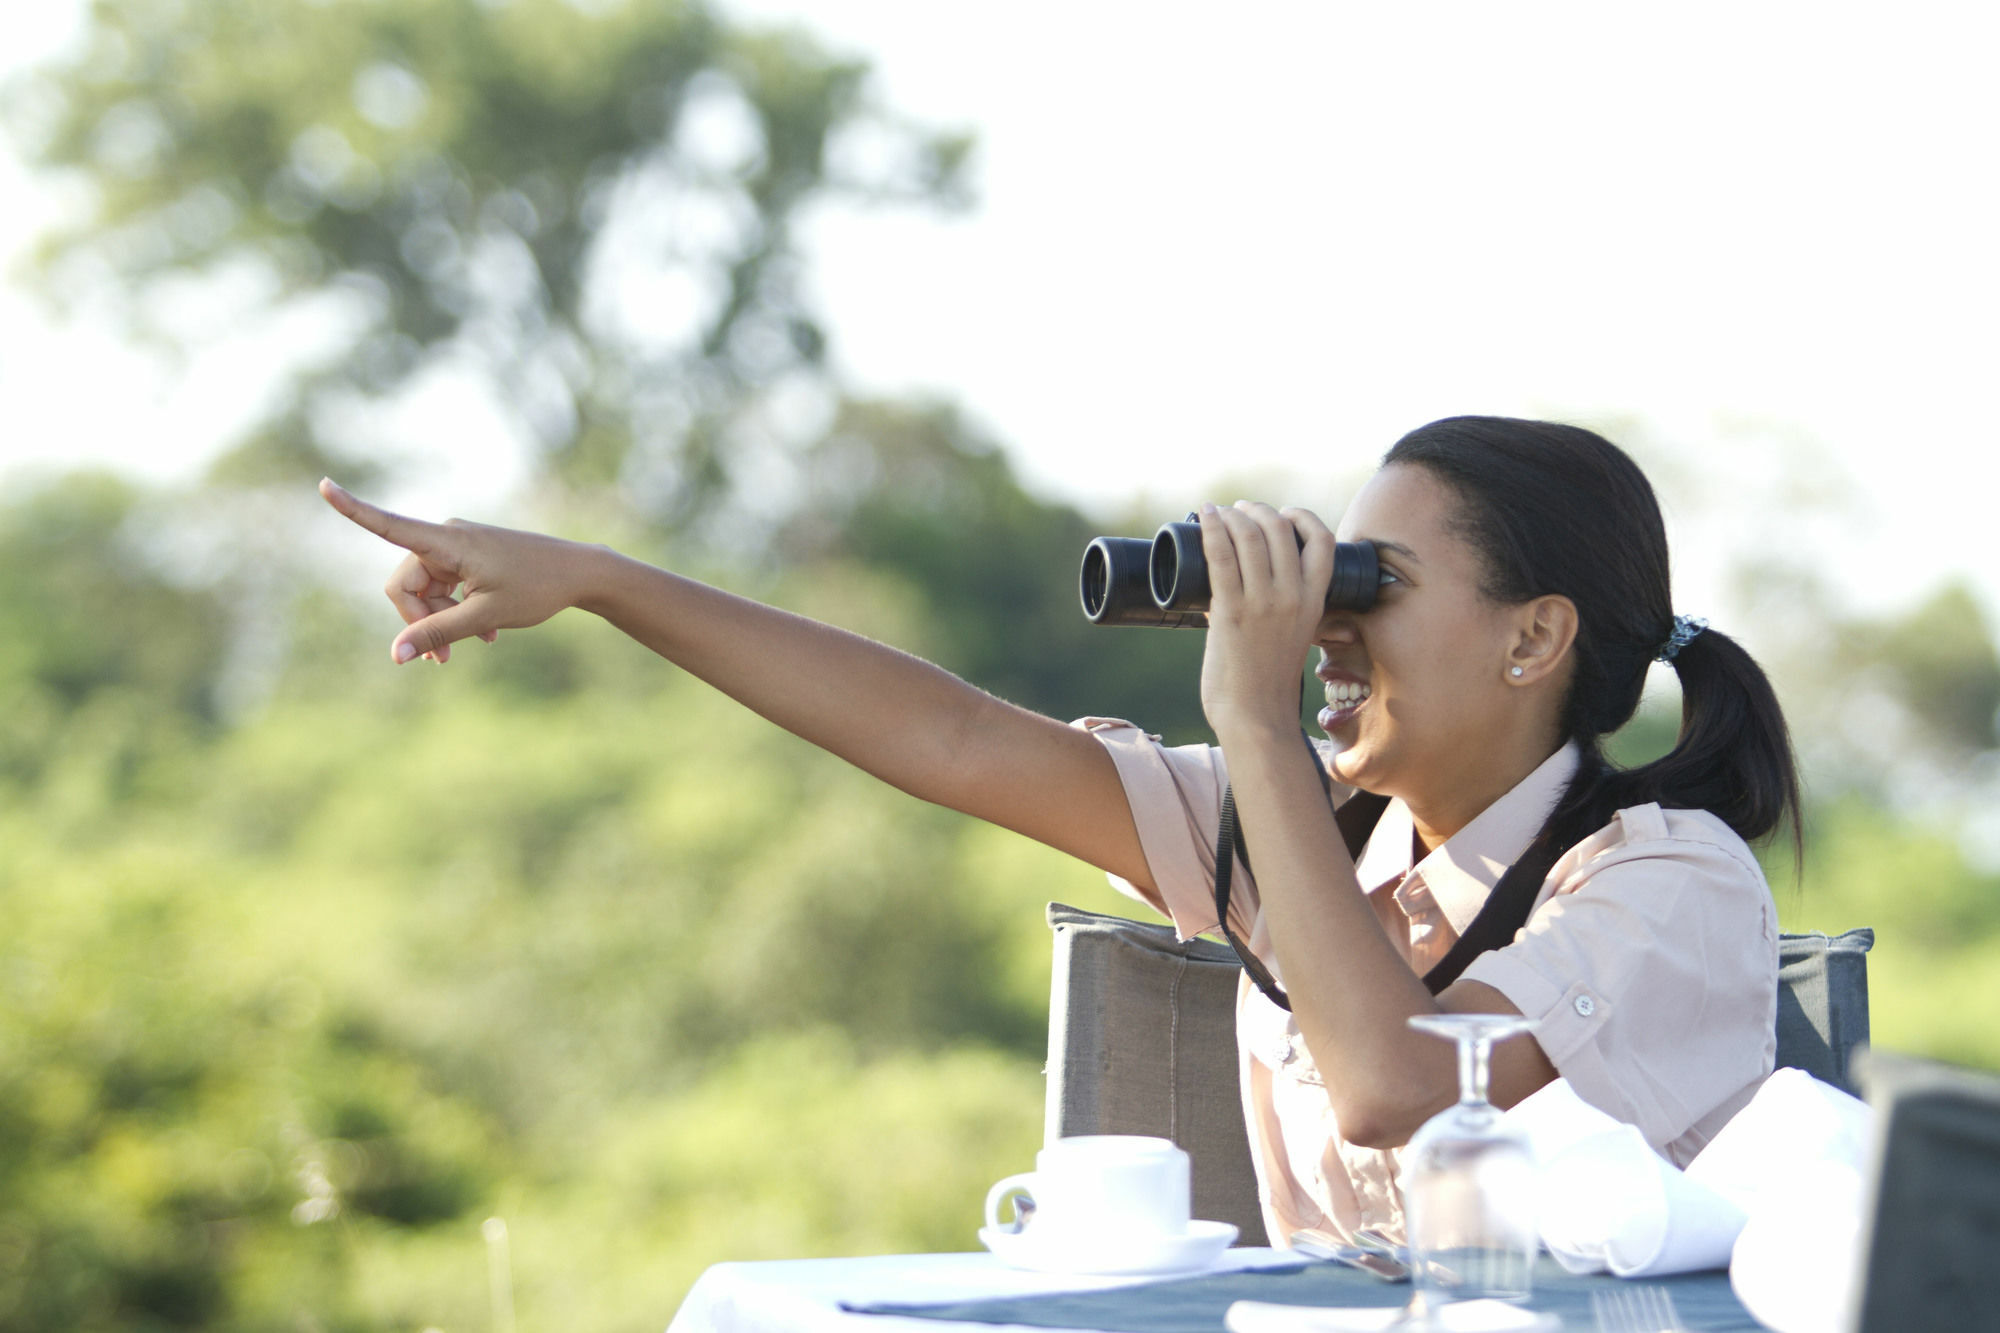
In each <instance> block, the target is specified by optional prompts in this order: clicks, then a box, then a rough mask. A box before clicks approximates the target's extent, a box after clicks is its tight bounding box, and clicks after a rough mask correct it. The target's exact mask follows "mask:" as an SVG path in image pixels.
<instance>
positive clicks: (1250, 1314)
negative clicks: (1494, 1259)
mask: <svg viewBox="0 0 2000 1333" xmlns="http://www.w3.org/2000/svg"><path fill="white" fill-rule="evenodd" d="M1402 1317H1403V1312H1402V1311H1401V1310H1400V1309H1395V1308H1386V1309H1385V1308H1383V1307H1380V1306H1376V1307H1374V1308H1370V1309H1361V1308H1356V1307H1352V1306H1350V1307H1346V1308H1340V1307H1329V1306H1320V1305H1273V1304H1270V1303H1268V1302H1265V1301H1238V1302H1236V1303H1235V1304H1234V1305H1232V1306H1230V1307H1229V1310H1228V1312H1227V1313H1226V1314H1224V1315H1223V1317H1222V1322H1223V1324H1224V1326H1225V1327H1227V1328H1228V1329H1229V1330H1230V1333H1375V1330H1377V1329H1387V1328H1389V1327H1390V1326H1392V1325H1394V1324H1395V1323H1396V1321H1398V1320H1399V1319H1401V1318H1402ZM1562 1326H1563V1325H1562V1320H1561V1319H1559V1318H1557V1317H1556V1316H1555V1315H1552V1314H1538V1313H1536V1312H1535V1311H1533V1310H1524V1309H1522V1308H1521V1307H1520V1306H1518V1305H1509V1304H1508V1303H1507V1302H1505V1301H1454V1302H1453V1303H1451V1304H1450V1305H1446V1306H1444V1307H1442V1308H1440V1309H1439V1310H1438V1311H1437V1313H1435V1314H1433V1315H1431V1316H1430V1317H1429V1318H1428V1319H1426V1320H1425V1321H1424V1327H1425V1328H1433V1329H1439V1330H1442V1331H1444V1333H1559V1330H1560V1329H1561V1328H1562Z"/></svg>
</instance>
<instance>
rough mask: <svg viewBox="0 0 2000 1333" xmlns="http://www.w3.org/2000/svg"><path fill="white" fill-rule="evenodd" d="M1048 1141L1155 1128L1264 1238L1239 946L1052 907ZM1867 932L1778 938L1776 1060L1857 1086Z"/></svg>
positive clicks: (1226, 1214) (1216, 1217)
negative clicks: (1241, 1048) (1241, 1068)
mask: <svg viewBox="0 0 2000 1333" xmlns="http://www.w3.org/2000/svg"><path fill="white" fill-rule="evenodd" d="M1049 927H1050V929H1051V930H1053V931H1054V932H1055V974H1054V978H1053V984H1052V986H1051V994H1050V997H1049V1062H1048V1080H1049V1082H1048V1103H1047V1116H1046V1121H1045V1133H1046V1136H1047V1137H1048V1138H1049V1139H1056V1138H1067V1137H1069V1136H1070V1135H1073V1134H1152V1135H1157V1136H1159V1137H1162V1138H1169V1139H1172V1140H1173V1141H1174V1142H1176V1143H1178V1144H1180V1145H1181V1147H1183V1148H1185V1149H1187V1152H1188V1156H1189V1157H1190V1158H1191V1159H1192V1161H1193V1164H1194V1179H1193V1182H1192V1184H1193V1199H1192V1203H1193V1206H1194V1211H1195V1216H1196V1217H1198V1218H1200V1219H1202V1220H1204V1221H1214V1222H1233V1223H1235V1224H1236V1226H1237V1227H1238V1228H1239V1229H1240V1230H1241V1232H1242V1238H1241V1243H1242V1244H1245V1245H1261V1244H1264V1243H1266V1240H1265V1237H1264V1220H1263V1211H1262V1209H1261V1208H1260V1207H1259V1206H1258V1202H1257V1185H1256V1179H1255V1175H1254V1173H1253V1171H1252V1169H1251V1166H1250V1144H1249V1139H1248V1137H1247V1136H1246V1134H1245V1132H1244V1128H1243V1102H1242V1094H1241V1091H1240V1089H1239V1086H1238V1077H1237V1054H1236V982H1237V977H1238V975H1239V974H1240V972H1241V970H1242V966H1241V964H1239V963H1238V962H1237V961H1236V954H1235V953H1234V952H1233V951H1232V950H1231V949H1230V948H1229V947H1228V946H1227V945H1223V944H1218V943H1216V942H1215V941H1214V940H1209V939H1193V940H1188V941H1186V942H1185V943H1183V942H1182V941H1180V940H1177V939H1175V938H1174V932H1173V928H1172V927H1170V926H1166V925H1159V924H1153V923H1148V922H1141V921H1129V920H1126V919H1125V918H1124V917H1116V916H1105V915H1102V914H1100V913H1097V912H1087V911H1084V910H1083V909H1081V908H1077V907H1068V906H1065V905H1063V904H1062V903H1050V904H1049ZM1874 942H1875V933H1874V932H1873V931H1871V930H1850V931H1848V932H1846V933H1845V934H1842V935H1835V936H1831V937H1829V936H1826V935H1786V936H1784V937H1783V938H1782V939H1781V940H1780V943H1779V970H1778V1063H1779V1064H1780V1065H1789V1066H1794V1067H1796V1068H1799V1069H1803V1070H1805V1071H1806V1072H1807V1073H1809V1074H1811V1075H1813V1077H1815V1078H1818V1079H1821V1080H1822V1081H1824V1082H1827V1083H1831V1084H1834V1085H1835V1086H1836V1087H1840V1088H1844V1089H1846V1090H1847V1091H1850V1092H1853V1091H1855V1090H1856V1088H1855V1080H1854V1074H1853V1071H1852V1068H1851V1065H1852V1060H1853V1056H1854V1052H1855V1049H1856V1048H1857V1047H1858V1046H1861V1045H1865V1044H1866V1042H1867V1040H1868V958H1867V955H1868V949H1869V947H1870V946H1871V945H1873V944H1874Z"/></svg>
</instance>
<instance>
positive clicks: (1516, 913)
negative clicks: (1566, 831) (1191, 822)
mask: <svg viewBox="0 0 2000 1333" xmlns="http://www.w3.org/2000/svg"><path fill="white" fill-rule="evenodd" d="M1307 746H1308V748H1310V747H1311V742H1310V741H1308V742H1307ZM1313 759H1314V762H1315V764H1317V763H1318V761H1319V756H1318V753H1317V752H1315V753H1314V756H1313ZM1320 775H1321V776H1320V781H1321V783H1322V784H1324V783H1325V782H1326V776H1325V770H1324V769H1323V768H1322V769H1321V770H1320ZM1388 807H1389V798H1388V797H1386V796H1378V795H1376V794H1375V793H1374V792H1365V791H1358V792H1356V793H1355V794H1354V795H1353V796H1351V797H1349V798H1348V800H1347V803H1346V804H1344V805H1342V806H1341V807H1340V808H1339V809H1338V810H1336V811H1334V815H1333V818H1334V823H1335V824H1337V825H1338V826H1339V828H1340V836H1341V840H1342V841H1343V842H1345V843H1346V844H1347V854H1348V855H1349V856H1351V857H1355V858H1357V859H1358V858H1359V857H1360V855H1361V849H1362V848H1363V847H1365V846H1367V844H1368V836H1369V834H1371V833H1373V832H1374V831H1375V825H1376V824H1377V823H1379V822H1380V821H1381V818H1382V812H1383V811H1384V810H1386V809H1388ZM1563 850H1564V849H1563V848H1562V847H1560V846H1558V845H1557V843H1556V840H1554V839H1552V838H1550V837H1549V836H1548V835H1547V832H1546V830H1545V831H1544V832H1543V834H1542V835H1540V836H1538V837H1537V838H1536V839H1535V841H1534V842H1532V843H1530V844H1529V845H1528V850H1527V851H1525V852H1523V853H1522V854H1521V858H1520V859H1519V860H1518V861H1516V862H1514V864H1513V865H1511V866H1509V867H1508V868H1507V873H1506V874H1504V875H1502V876H1501V877H1500V882H1499V883H1498V884H1495V885H1494V886H1493V891H1492V892H1491V893H1489V894H1487V895H1486V901H1485V903H1483V904H1482V905H1481V906H1480V908H1479V913H1478V915H1476V916H1474V917H1473V919H1472V921H1471V922H1470V923H1469V924H1468V925H1467V926H1466V928H1465V930H1464V932H1463V933H1462V934H1461V935H1460V936H1459V937H1458V942H1457V943H1456V944H1454V945H1452V946H1451V949H1450V951H1449V952H1447V953H1446V954H1445V956H1444V957H1443V958H1441V959H1439V960H1438V962H1437V964H1436V966H1434V967H1432V968H1431V970H1430V971H1428V972H1426V973H1425V974H1424V988H1425V989H1426V990H1428V991H1430V993H1431V994H1433V995H1436V994H1437V993H1438V992H1439V991H1442V990H1443V989H1444V988H1445V987H1447V986H1449V985H1451V983H1452V982H1454V981H1457V980H1458V978H1459V976H1460V975H1461V974H1462V973H1463V972H1464V971H1465V969H1466V968H1467V967H1468V966H1469V965H1470V964H1471V963H1472V960H1473V959H1475V958H1477V957H1479V955H1481V954H1483V953H1485V952H1487V951H1488V950H1491V949H1498V948H1501V947H1503V946H1505V945H1507V944H1509V943H1512V941H1513V939H1514V936H1515V934H1516V933H1517V932H1519V931H1520V929H1521V927H1523V926H1525V925H1527V924H1528V914H1529V913H1530V912H1531V911H1533V910H1534V906H1535V899H1536V898H1537V897H1538V896H1539V895H1540V893H1541V888H1542V882H1543V881H1544V880H1546V879H1547V878H1548V875H1549V871H1550V870H1551V869H1553V868H1554V867H1555V863H1556V860H1557V858H1558V857H1560V856H1561V855H1562V853H1563ZM1238 860H1240V861H1242V862H1243V868H1244V869H1245V870H1248V869H1250V852H1249V849H1248V848H1247V847H1245V846H1244V843H1243V829H1242V825H1241V823H1240V821H1239V820H1238V818H1237V815H1236V792H1235V789H1234V788H1224V790H1223V794H1222V822H1221V827H1220V828H1219V829H1218V831H1217V837H1216V844H1215V918H1216V921H1217V922H1218V923H1219V924H1220V926H1221V928H1222V937H1223V938H1224V939H1226V940H1228V941H1229V946H1230V947H1231V948H1232V949H1234V950H1236V956H1237V957H1238V958H1239V959H1241V960H1242V962H1243V970H1244V971H1245V972H1247V973H1249V975H1250V979H1251V981H1253V982H1255V983H1256V986H1257V989H1259V990H1261V991H1263V992H1264V995H1265V997H1266V998H1267V999H1269V1000H1270V1001H1271V1003H1273V1004H1275V1005H1277V1006H1278V1007H1279V1008H1280V1009H1284V1010H1286V1011H1289V1010H1290V1009H1291V1007H1292V1002H1291V999H1290V997H1288V996H1287V995H1286V994H1285V992H1284V990H1283V989H1282V988H1281V987H1280V986H1279V985H1278V982H1277V979H1276V978H1275V977H1273V976H1272V975H1271V970H1270V969H1269V968H1267V967H1265V966H1264V964H1263V961H1262V960H1261V959H1259V958H1258V957H1257V956H1256V955H1255V954H1253V953H1251V952H1250V950H1249V949H1248V948H1247V947H1246V946H1245V945H1244V944H1243V942H1242V941H1241V940H1239V939H1237V938H1236V933H1235V932H1234V931H1232V930H1231V929H1230V928H1229V883H1230V879H1231V877H1232V876H1231V870H1232V866H1233V863H1234V862H1236V861H1238Z"/></svg>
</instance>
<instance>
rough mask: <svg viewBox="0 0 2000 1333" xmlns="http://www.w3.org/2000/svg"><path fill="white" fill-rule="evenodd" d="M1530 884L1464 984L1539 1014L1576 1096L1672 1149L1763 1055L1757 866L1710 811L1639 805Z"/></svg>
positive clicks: (1769, 949)
mask: <svg viewBox="0 0 2000 1333" xmlns="http://www.w3.org/2000/svg"><path fill="white" fill-rule="evenodd" d="M1543 893H1544V899H1543V901H1542V902H1541V903H1540V904H1539V905H1538V906H1537V908H1536V909H1535V911H1534V913H1533V914H1532V915H1531V916H1530V917H1529V920H1528V924H1527V925H1526V926H1525V927H1524V928H1523V929H1522V930H1521V932H1520V933H1519V934H1518V935H1517V936H1516V937H1515V939H1514V942H1513V943H1512V944H1510V945H1508V946H1507V947H1505V948H1502V949H1497V950H1494V951H1492V952H1490V953H1487V954H1484V955H1481V956H1480V957H1479V958H1477V959H1475V960H1474V961H1473V962H1472V964H1471V966H1469V967H1468V968H1467V969H1466V970H1465V973H1464V979H1465V980H1470V981H1479V982H1483V983H1485V984H1486V985H1489V986H1492V987H1493V988H1494V989H1496V990H1498V991H1499V992H1500V993H1501V994H1503V995H1505V996H1506V997H1507V998H1508V1000H1510V1001H1511V1002H1512V1003H1513V1004H1514V1005H1515V1007H1517V1008H1518V1009H1519V1010H1520V1011H1521V1012H1522V1013H1523V1014H1525V1015H1527V1016H1528V1017H1531V1018H1534V1019H1537V1020H1539V1023H1538V1026H1537V1028H1536V1031H1535V1039H1536V1041H1538V1042H1539V1043H1540V1044H1541V1047H1542V1049H1543V1051H1544V1052H1545V1053H1546V1054H1547V1055H1548V1057H1549V1060H1550V1062H1551V1063H1552V1064H1554V1065H1555V1067H1556V1070H1557V1072H1559V1073H1560V1074H1561V1075H1562V1076H1563V1077H1564V1078H1566V1079H1568V1080H1569V1082H1570V1084H1571V1086H1573V1087H1574V1088H1575V1089H1576V1091H1577V1093H1578V1095H1580V1096H1581V1097H1582V1098H1583V1099H1584V1100H1585V1101H1587V1102H1590V1103H1591V1104H1593V1105H1595V1106H1597V1107H1599V1108H1600V1109H1602V1110H1604V1111H1607V1112H1609V1113H1610V1114H1612V1115H1614V1116H1616V1117H1618V1118H1619V1119H1621V1120H1624V1121H1626V1122H1628V1123H1630V1124H1634V1125H1636V1126H1638V1128H1639V1130H1640V1132H1641V1133H1643V1134H1644V1135H1645V1137H1646V1140H1647V1142H1648V1143H1651V1144H1652V1145H1653V1146H1654V1148H1656V1149H1658V1150H1660V1151H1661V1152H1663V1153H1666V1154H1667V1155H1669V1156H1670V1157H1676V1158H1677V1157H1679V1156H1681V1155H1683V1154H1682V1151H1680V1150H1675V1151H1670V1146H1674V1145H1676V1141H1677V1140H1681V1139H1683V1136H1686V1135H1687V1134H1688V1133H1689V1131H1690V1130H1691V1129H1692V1128H1693V1127H1694V1126H1696V1125H1697V1124H1698V1123H1700V1122H1702V1121H1703V1120H1704V1119H1706V1118H1708V1117H1710V1116H1711V1114H1712V1113H1713V1112H1715V1111H1716V1110H1717V1109H1718V1108H1721V1107H1724V1106H1726V1105H1728V1104H1729V1103H1731V1102H1732V1101H1736V1100H1740V1099H1742V1098H1745V1097H1747V1096H1748V1095H1749V1093H1750V1092H1751V1091H1754V1089H1755V1087H1756V1085H1757V1084H1758V1082H1759V1081H1760V1080H1762V1079H1763V1078H1764V1077H1765V1076H1766V1075H1768V1074H1769V1073H1770V1072H1771V1069H1772V1066H1773V1064H1774V1062H1775V1058H1776V1053H1777V1037H1776V1031H1777V986H1778V927H1777V917H1776V909H1775V906H1774V904H1773V903H1772V900H1771V892H1770V888H1769V887H1768V885H1767V884H1766V883H1765V880H1764V876H1763V872H1762V871H1761V870H1760V869H1758V867H1757V863H1756V861H1755V859H1754V858H1752V857H1751V855H1750V851H1749V848H1748V847H1747V846H1745V845H1744V844H1743V842H1742V840H1741V839H1740V838H1738V837H1737V836H1736V835H1735V834H1734V833H1733V832H1731V831H1730V830H1729V829H1728V827H1727V826H1726V825H1724V824H1723V823H1722V822H1721V821H1720V820H1719V819H1717V818H1716V817H1715V816H1713V815H1711V814H1708V813H1706V812H1703V811H1682V810H1673V811H1662V810H1660V808H1659V807H1658V806H1653V805H1648V806H1641V807H1636V808H1634V809H1631V810H1624V811H1620V812H1619V815H1618V817H1617V819H1615V820H1614V821H1613V823H1612V825H1610V826H1608V827H1607V828H1606V829H1605V830H1604V831H1603V832H1601V833H1599V834H1597V835H1594V836H1593V837H1592V838H1591V839H1589V840H1587V841H1586V843H1584V844H1582V845H1580V846H1579V847H1578V848H1577V849H1576V850H1575V851H1574V852H1573V853H1572V854H1571V855H1570V856H1569V857H1565V858H1564V860H1563V861H1562V862H1559V863H1558V864H1557V866H1556V868H1555V870H1554V871H1553V872H1552V873H1551V875H1550V881H1549V884H1548V885H1545V886H1544V889H1543ZM1696 1146H1698V1145H1696ZM1678 1147H1679V1148H1680V1149H1682V1150H1684V1149H1685V1148H1686V1145H1685V1144H1682V1145H1678Z"/></svg>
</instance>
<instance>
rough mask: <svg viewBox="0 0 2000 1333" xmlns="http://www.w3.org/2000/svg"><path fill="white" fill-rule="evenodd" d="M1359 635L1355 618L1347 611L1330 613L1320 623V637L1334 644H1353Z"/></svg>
mask: <svg viewBox="0 0 2000 1333" xmlns="http://www.w3.org/2000/svg"><path fill="white" fill-rule="evenodd" d="M1357 633H1358V627H1357V626H1356V624H1355V622H1354V616H1353V615H1352V614H1351V613H1349V612H1345V611H1329V612H1327V614H1326V618H1325V619H1324V620H1322V621H1320V622H1319V637H1320V638H1322V639H1325V640H1327V641H1329V642H1332V643H1353V642H1354V641H1355V638H1356V635H1357Z"/></svg>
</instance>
